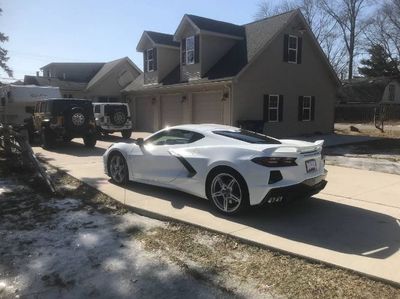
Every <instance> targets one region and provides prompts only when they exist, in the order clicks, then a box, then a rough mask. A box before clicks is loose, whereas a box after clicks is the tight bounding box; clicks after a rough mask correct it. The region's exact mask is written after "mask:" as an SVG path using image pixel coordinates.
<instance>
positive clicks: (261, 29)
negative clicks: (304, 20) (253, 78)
mask: <svg viewBox="0 0 400 299" xmlns="http://www.w3.org/2000/svg"><path fill="white" fill-rule="evenodd" d="M297 12H298V11H297V10H291V11H288V12H286V13H282V14H279V15H275V16H271V17H268V18H264V19H262V20H259V21H255V22H252V23H248V24H245V25H243V27H244V28H245V32H246V46H247V60H248V61H250V60H251V59H252V58H253V57H254V56H255V55H256V54H257V53H258V52H259V51H260V50H261V49H262V48H263V47H264V45H266V44H267V43H268V42H269V41H270V40H271V39H272V38H273V37H274V36H275V35H276V34H277V33H278V32H279V31H280V30H281V29H282V28H283V27H284V26H285V25H286V24H287V23H288V22H289V20H290V19H291V18H292V17H293V15H295V14H296V13H297Z"/></svg>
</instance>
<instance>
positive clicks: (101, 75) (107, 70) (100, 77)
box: [86, 57, 141, 90]
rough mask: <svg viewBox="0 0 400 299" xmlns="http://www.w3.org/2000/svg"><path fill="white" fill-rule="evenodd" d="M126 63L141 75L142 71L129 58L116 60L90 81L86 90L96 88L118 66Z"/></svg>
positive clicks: (104, 66) (106, 65) (105, 65)
mask: <svg viewBox="0 0 400 299" xmlns="http://www.w3.org/2000/svg"><path fill="white" fill-rule="evenodd" d="M124 61H125V62H128V63H129V64H131V65H132V67H133V68H135V69H136V70H137V71H138V72H139V73H141V70H140V69H139V68H138V67H137V66H136V65H135V64H134V63H133V62H132V60H130V59H129V57H123V58H120V59H116V60H113V61H110V62H107V63H105V64H104V65H103V67H102V68H101V69H100V70H99V71H98V72H97V73H96V75H95V76H94V77H93V78H92V79H91V80H90V82H89V83H88V85H87V87H86V89H88V90H89V89H90V88H92V87H93V86H95V85H96V84H97V83H99V82H100V81H101V80H103V79H104V78H105V77H106V76H107V75H108V74H109V73H110V72H111V71H112V70H113V69H114V68H115V67H116V66H118V65H119V64H120V63H122V62H124Z"/></svg>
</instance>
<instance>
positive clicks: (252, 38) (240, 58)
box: [125, 9, 338, 91]
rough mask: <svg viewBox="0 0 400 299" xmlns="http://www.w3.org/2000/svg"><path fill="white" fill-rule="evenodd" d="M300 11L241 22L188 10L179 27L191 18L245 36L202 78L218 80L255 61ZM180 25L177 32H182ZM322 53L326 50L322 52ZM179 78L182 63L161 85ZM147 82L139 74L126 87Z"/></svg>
mask: <svg viewBox="0 0 400 299" xmlns="http://www.w3.org/2000/svg"><path fill="white" fill-rule="evenodd" d="M297 14H300V16H301V12H300V10H298V9H296V10H291V11H288V12H286V13H282V14H279V15H275V16H271V17H267V18H264V19H262V20H259V21H255V22H251V23H248V24H244V25H241V26H240V25H236V24H231V23H227V22H221V21H217V20H212V19H208V18H204V17H199V16H194V15H188V14H187V15H185V16H184V18H183V19H182V21H181V23H180V25H179V27H181V26H182V24H183V22H185V21H187V20H189V21H190V22H192V23H193V24H194V25H195V26H196V27H197V28H198V29H199V30H200V31H201V30H204V31H208V32H215V33H219V34H224V35H230V36H232V35H234V36H237V37H243V38H242V39H239V40H238V41H237V42H236V43H235V45H234V46H233V47H232V48H231V49H230V50H229V51H228V52H227V53H226V54H225V55H224V56H223V57H221V58H220V59H219V61H217V62H216V64H215V65H214V66H212V67H211V69H210V70H209V71H208V72H207V73H206V74H205V76H204V78H202V79H201V80H203V81H204V80H207V79H209V80H217V79H224V78H228V77H234V76H237V75H240V73H241V72H242V71H243V70H244V69H245V68H246V67H247V66H248V65H249V64H251V63H252V62H253V60H255V58H256V56H257V55H259V54H260V53H261V52H263V50H264V48H265V47H267V46H268V44H269V42H270V41H272V40H273V39H274V38H275V37H276V36H277V35H278V34H279V33H280V32H281V30H283V29H284V28H285V26H286V25H287V24H288V23H289V22H290V21H291V20H292V19H293V17H294V16H295V15H297ZM304 21H305V20H304ZM179 27H178V29H177V31H176V33H175V36H176V35H179V34H178V31H179V30H180V29H179ZM321 51H322V50H321ZM322 55H324V54H323V53H322ZM324 57H325V56H324ZM325 58H326V57H325ZM334 77H335V79H336V80H338V79H337V76H336V74H334ZM179 80H180V67H179V66H178V67H177V68H175V69H174V70H173V71H171V73H170V74H168V75H167V76H166V77H165V78H164V79H163V80H162V82H161V84H160V85H171V84H179V83H182V82H180V81H179ZM143 84H144V82H143V76H141V77H138V78H137V79H136V80H135V81H134V82H132V83H131V84H130V85H128V86H127V87H126V88H125V91H134V90H141V89H143ZM152 87H155V85H153V84H152V85H150V86H148V87H147V88H152Z"/></svg>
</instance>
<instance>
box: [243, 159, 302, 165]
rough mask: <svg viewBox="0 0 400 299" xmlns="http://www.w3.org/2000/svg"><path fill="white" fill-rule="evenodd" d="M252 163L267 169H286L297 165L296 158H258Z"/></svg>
mask: <svg viewBox="0 0 400 299" xmlns="http://www.w3.org/2000/svg"><path fill="white" fill-rule="evenodd" d="M251 161H253V162H254V163H256V164H258V165H262V166H266V167H286V166H296V165H297V163H296V158H292V157H257V158H254V159H252V160H251Z"/></svg>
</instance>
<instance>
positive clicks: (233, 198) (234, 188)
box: [211, 173, 243, 213]
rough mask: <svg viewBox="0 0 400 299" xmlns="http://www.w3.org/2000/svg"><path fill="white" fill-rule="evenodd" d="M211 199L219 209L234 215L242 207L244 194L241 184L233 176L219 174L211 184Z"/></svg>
mask: <svg viewBox="0 0 400 299" xmlns="http://www.w3.org/2000/svg"><path fill="white" fill-rule="evenodd" d="M211 198H212V200H213V202H214V204H215V206H216V207H217V208H218V209H220V210H221V211H223V212H225V213H233V212H235V211H236V210H237V209H238V208H239V207H240V205H241V202H242V198H243V192H242V189H241V187H240V184H239V182H238V181H237V180H236V178H234V177H233V176H232V175H231V174H229V173H219V174H217V175H216V176H215V177H214V179H213V180H212V182H211Z"/></svg>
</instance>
